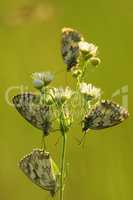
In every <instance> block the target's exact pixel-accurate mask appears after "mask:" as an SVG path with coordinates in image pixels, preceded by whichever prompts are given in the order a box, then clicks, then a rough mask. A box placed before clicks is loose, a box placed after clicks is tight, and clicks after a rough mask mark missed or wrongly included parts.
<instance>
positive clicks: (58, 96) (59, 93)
mask: <svg viewBox="0 0 133 200" xmlns="http://www.w3.org/2000/svg"><path fill="white" fill-rule="evenodd" d="M50 94H51V96H52V98H53V99H54V100H55V101H56V102H57V103H59V104H60V103H64V102H66V101H67V100H69V99H70V98H71V97H72V95H73V91H72V90H71V89H70V88H69V87H66V88H65V89H63V88H52V89H51V90H50Z"/></svg>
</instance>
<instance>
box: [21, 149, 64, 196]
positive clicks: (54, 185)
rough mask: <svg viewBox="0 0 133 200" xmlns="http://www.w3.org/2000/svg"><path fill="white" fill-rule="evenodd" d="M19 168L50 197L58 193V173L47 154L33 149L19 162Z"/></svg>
mask: <svg viewBox="0 0 133 200" xmlns="http://www.w3.org/2000/svg"><path fill="white" fill-rule="evenodd" d="M19 166H20V169H21V170H22V171H23V172H24V174H25V175H26V176H27V177H28V178H29V179H30V180H31V181H32V182H33V183H35V184H36V185H38V186H39V187H41V188H42V189H44V190H47V191H49V192H50V193H51V195H52V196H54V194H55V193H56V192H57V191H58V189H59V176H60V172H59V169H58V167H57V166H56V164H55V162H54V161H53V160H52V158H51V156H50V155H49V153H48V152H46V151H43V150H41V149H34V150H33V151H32V152H31V153H30V154H29V155H26V156H25V157H24V158H23V159H22V160H21V161H20V163H19Z"/></svg>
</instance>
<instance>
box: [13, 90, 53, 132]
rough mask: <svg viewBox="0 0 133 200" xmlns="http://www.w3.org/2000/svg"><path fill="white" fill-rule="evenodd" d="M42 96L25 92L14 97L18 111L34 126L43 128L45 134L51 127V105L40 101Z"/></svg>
mask: <svg viewBox="0 0 133 200" xmlns="http://www.w3.org/2000/svg"><path fill="white" fill-rule="evenodd" d="M39 98H40V96H38V95H35V94H31V93H23V94H19V95H17V96H14V97H13V104H14V106H15V108H16V109H17V111H18V112H19V113H20V114H21V115H22V116H23V117H24V118H25V119H26V120H27V121H28V122H30V123H31V124H32V125H33V126H35V127H36V128H39V129H41V130H43V132H44V134H45V135H48V134H49V130H50V129H51V120H50V110H49V106H47V105H44V104H40V103H39Z"/></svg>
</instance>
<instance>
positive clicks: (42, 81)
mask: <svg viewBox="0 0 133 200" xmlns="http://www.w3.org/2000/svg"><path fill="white" fill-rule="evenodd" d="M32 78H33V84H34V86H35V87H36V88H38V89H40V88H42V87H43V86H46V85H48V84H49V83H51V81H52V80H53V75H52V74H51V73H50V72H35V73H33V74H32Z"/></svg>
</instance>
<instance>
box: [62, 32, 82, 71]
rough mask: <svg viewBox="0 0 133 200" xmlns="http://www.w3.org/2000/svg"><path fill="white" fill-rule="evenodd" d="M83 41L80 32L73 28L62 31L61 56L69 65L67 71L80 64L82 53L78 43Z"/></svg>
mask: <svg viewBox="0 0 133 200" xmlns="http://www.w3.org/2000/svg"><path fill="white" fill-rule="evenodd" d="M83 40H84V38H83V36H82V35H81V34H80V33H79V32H78V31H76V30H74V29H71V28H63V29H62V39H61V54H62V57H63V60H64V63H65V64H66V65H67V70H70V69H71V68H73V67H75V66H76V65H77V64H78V57H79V53H80V51H79V45H78V43H79V42H80V41H83Z"/></svg>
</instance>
